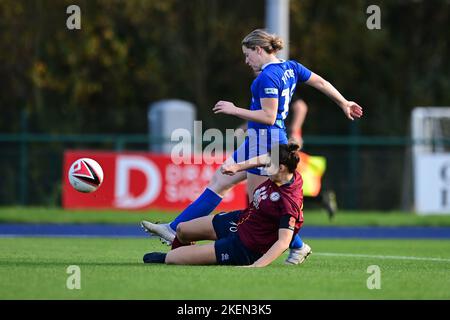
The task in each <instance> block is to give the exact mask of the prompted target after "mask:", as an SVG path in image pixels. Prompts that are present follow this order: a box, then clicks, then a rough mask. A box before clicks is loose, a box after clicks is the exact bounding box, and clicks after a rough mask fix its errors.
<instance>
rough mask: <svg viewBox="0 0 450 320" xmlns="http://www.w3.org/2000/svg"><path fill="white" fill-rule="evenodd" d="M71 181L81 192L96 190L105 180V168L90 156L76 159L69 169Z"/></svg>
mask: <svg viewBox="0 0 450 320" xmlns="http://www.w3.org/2000/svg"><path fill="white" fill-rule="evenodd" d="M69 182H70V184H71V185H72V187H74V188H75V190H77V191H80V192H85V193H89V192H94V191H95V190H97V189H98V188H99V187H100V185H101V184H102V182H103V169H102V167H101V166H100V165H99V164H98V162H97V161H95V160H92V159H90V158H81V159H78V160H76V161H75V162H74V163H72V165H71V166H70V169H69Z"/></svg>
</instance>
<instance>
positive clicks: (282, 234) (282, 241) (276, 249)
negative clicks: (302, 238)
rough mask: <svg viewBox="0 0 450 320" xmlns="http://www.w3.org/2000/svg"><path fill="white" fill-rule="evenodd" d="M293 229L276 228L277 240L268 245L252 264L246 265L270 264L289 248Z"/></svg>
mask: <svg viewBox="0 0 450 320" xmlns="http://www.w3.org/2000/svg"><path fill="white" fill-rule="evenodd" d="M293 233H294V232H293V231H292V230H290V229H285V228H280V229H279V230H278V240H277V241H276V242H275V243H274V244H273V245H272V247H270V249H269V250H268V251H267V252H266V253H265V254H264V255H263V256H262V257H261V258H259V259H258V260H256V261H255V262H254V263H253V264H252V265H249V266H246V267H265V266H267V265H269V264H271V263H272V262H273V261H274V260H275V259H276V258H278V257H279V256H281V254H282V253H283V252H284V251H286V250H287V249H288V248H289V244H290V243H291V240H292V236H293Z"/></svg>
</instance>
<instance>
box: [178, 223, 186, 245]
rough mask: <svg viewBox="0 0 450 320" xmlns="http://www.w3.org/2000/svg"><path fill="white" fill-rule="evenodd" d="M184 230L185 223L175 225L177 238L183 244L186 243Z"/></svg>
mask: <svg viewBox="0 0 450 320" xmlns="http://www.w3.org/2000/svg"><path fill="white" fill-rule="evenodd" d="M186 237H187V234H186V228H185V223H184V222H181V223H180V224H178V225H177V238H178V240H179V241H180V242H181V243H185V242H186Z"/></svg>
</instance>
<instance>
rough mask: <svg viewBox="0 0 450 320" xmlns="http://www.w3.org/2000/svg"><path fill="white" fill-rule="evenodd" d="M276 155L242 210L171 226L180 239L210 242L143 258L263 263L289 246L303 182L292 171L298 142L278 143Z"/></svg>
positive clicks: (299, 211)
mask: <svg viewBox="0 0 450 320" xmlns="http://www.w3.org/2000/svg"><path fill="white" fill-rule="evenodd" d="M272 156H274V155H272ZM277 156H278V157H279V158H278V159H279V162H278V163H279V167H278V170H275V171H274V172H271V173H269V179H267V180H266V181H265V182H263V183H262V184H260V185H259V186H258V187H257V188H256V190H255V192H254V195H253V201H252V202H251V203H250V205H249V206H248V207H247V208H246V209H245V210H243V211H233V212H229V213H222V214H218V215H215V216H206V217H201V218H198V219H194V220H191V221H188V222H183V223H181V224H180V225H179V226H178V228H177V239H178V241H179V242H180V243H181V244H190V243H191V242H192V241H198V240H215V242H214V243H209V244H204V245H188V246H181V247H179V248H176V249H174V250H171V251H169V252H168V253H167V254H166V253H159V252H152V253H148V254H146V255H145V256H144V262H145V263H166V264H191V265H192V264H197V265H198V264H202V265H204V264H221V265H248V266H252V267H264V266H266V265H268V264H270V263H271V262H272V261H274V260H275V259H276V258H278V257H279V256H280V255H281V254H282V253H283V252H284V251H285V250H286V249H288V248H289V244H290V242H291V240H292V238H293V236H294V235H295V234H297V233H298V231H299V230H300V227H301V225H302V223H303V212H302V206H303V192H302V185H303V181H302V177H301V175H300V173H298V172H297V171H296V168H297V164H298V162H299V160H300V156H299V145H298V144H296V143H289V144H283V145H280V146H279V155H277ZM260 159H261V160H260V161H259V165H261V164H269V163H270V162H271V161H270V158H268V157H267V156H266V157H265V158H264V157H261V158H260ZM272 163H274V162H273V161H272ZM255 165H258V164H256V163H255V162H254V161H253V162H244V163H240V164H235V165H234V167H232V168H230V167H228V168H224V173H225V174H233V173H235V172H237V171H242V170H246V169H248V168H249V166H255Z"/></svg>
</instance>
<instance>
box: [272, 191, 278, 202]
mask: <svg viewBox="0 0 450 320" xmlns="http://www.w3.org/2000/svg"><path fill="white" fill-rule="evenodd" d="M270 200H272V201H273V202H275V201H278V200H280V194H279V193H278V192H272V193H271V194H270Z"/></svg>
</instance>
